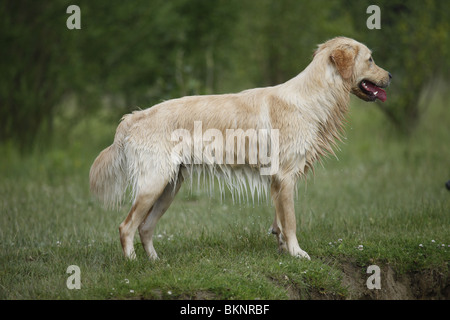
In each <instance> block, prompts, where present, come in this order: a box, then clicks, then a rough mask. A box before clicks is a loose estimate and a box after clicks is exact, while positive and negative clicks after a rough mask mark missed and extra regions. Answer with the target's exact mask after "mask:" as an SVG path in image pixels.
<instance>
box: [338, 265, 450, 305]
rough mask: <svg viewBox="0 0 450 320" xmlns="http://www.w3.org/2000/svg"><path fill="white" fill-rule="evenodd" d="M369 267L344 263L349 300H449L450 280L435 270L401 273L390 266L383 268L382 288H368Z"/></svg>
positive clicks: (381, 268)
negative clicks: (367, 271)
mask: <svg viewBox="0 0 450 320" xmlns="http://www.w3.org/2000/svg"><path fill="white" fill-rule="evenodd" d="M366 270H367V267H361V266H357V265H356V264H355V263H344V264H343V265H342V271H343V280H342V283H343V285H344V286H345V287H346V288H347V290H348V293H349V294H348V296H347V299H370V300H417V299H432V300H435V299H436V300H437V299H445V300H447V299H450V277H449V276H448V274H443V273H441V272H439V271H436V270H422V271H420V272H409V273H404V274H398V273H396V272H395V271H394V269H393V268H392V267H391V266H389V265H385V266H380V284H381V288H380V289H369V288H368V287H367V279H368V278H369V277H370V276H371V275H372V274H368V273H366Z"/></svg>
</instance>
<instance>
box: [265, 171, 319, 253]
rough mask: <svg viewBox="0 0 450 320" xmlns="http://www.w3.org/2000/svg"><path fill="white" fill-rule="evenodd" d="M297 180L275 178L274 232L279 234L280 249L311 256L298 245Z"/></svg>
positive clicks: (273, 188)
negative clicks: (295, 195)
mask: <svg viewBox="0 0 450 320" xmlns="http://www.w3.org/2000/svg"><path fill="white" fill-rule="evenodd" d="M294 191H295V181H294V180H293V179H291V178H289V177H285V178H283V179H277V178H275V179H273V180H272V185H271V194H272V199H273V202H274V204H275V220H274V223H273V225H272V232H273V233H274V234H275V235H276V236H277V240H278V245H279V248H280V250H287V251H288V252H289V253H290V254H291V255H292V256H295V257H301V258H307V259H310V258H309V255H308V254H307V253H306V252H305V251H303V250H302V249H301V248H300V246H299V245H298V240H297V235H296V219H295V208H294Z"/></svg>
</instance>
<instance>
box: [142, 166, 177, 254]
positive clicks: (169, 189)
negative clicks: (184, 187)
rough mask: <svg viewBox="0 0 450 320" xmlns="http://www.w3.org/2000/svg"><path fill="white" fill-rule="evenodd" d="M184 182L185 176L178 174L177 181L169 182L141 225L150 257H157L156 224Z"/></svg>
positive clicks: (143, 241) (143, 240)
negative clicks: (154, 234) (154, 237)
mask: <svg viewBox="0 0 450 320" xmlns="http://www.w3.org/2000/svg"><path fill="white" fill-rule="evenodd" d="M182 183H183V176H182V175H181V174H179V175H178V178H177V180H176V181H175V182H171V183H169V184H167V186H166V188H165V189H164V192H163V193H162V194H161V196H160V197H159V198H158V200H156V202H155V204H154V205H153V207H152V209H151V210H150V212H149V213H148V214H147V217H146V218H145V220H144V222H142V223H141V225H140V226H139V235H140V237H141V242H142V246H143V247H144V249H145V252H147V254H148V256H149V258H150V259H157V258H158V255H157V254H156V251H155V248H154V247H153V233H154V231H155V227H156V224H157V223H158V220H159V219H160V218H161V217H162V215H163V214H164V213H165V212H166V210H167V209H168V208H169V206H170V205H171V204H172V201H173V199H174V198H175V196H176V194H177V193H178V191H179V190H180V187H181V184H182Z"/></svg>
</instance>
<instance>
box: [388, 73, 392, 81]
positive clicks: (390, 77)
mask: <svg viewBox="0 0 450 320" xmlns="http://www.w3.org/2000/svg"><path fill="white" fill-rule="evenodd" d="M388 73H389V80H391V79H392V74H391V73H390V72H388Z"/></svg>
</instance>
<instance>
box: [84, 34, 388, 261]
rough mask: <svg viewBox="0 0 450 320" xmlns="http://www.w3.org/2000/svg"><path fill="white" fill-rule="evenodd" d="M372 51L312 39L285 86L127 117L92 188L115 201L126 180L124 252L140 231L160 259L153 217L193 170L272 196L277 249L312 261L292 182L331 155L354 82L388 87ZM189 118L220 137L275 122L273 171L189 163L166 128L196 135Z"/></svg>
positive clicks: (129, 252)
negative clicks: (308, 53) (301, 234)
mask: <svg viewBox="0 0 450 320" xmlns="http://www.w3.org/2000/svg"><path fill="white" fill-rule="evenodd" d="M370 55H371V52H370V50H369V49H368V48H367V47H366V46H364V45H363V44H361V43H359V42H357V41H355V40H352V39H349V38H344V37H338V38H334V39H331V40H329V41H327V42H326V43H324V44H322V45H319V46H318V48H317V50H316V51H315V53H314V58H313V60H312V62H311V63H310V64H309V65H308V66H307V67H306V69H305V70H304V71H303V72H301V73H300V74H299V75H297V76H296V77H295V78H293V79H291V80H289V81H287V82H285V83H283V84H280V85H277V86H273V87H266V88H256V89H250V90H246V91H243V92H240V93H235V94H223V95H205V96H190V97H183V98H179V99H173V100H169V101H165V102H163V103H160V104H158V105H155V106H153V107H151V108H149V109H146V110H141V111H136V112H133V113H132V114H129V115H125V116H124V117H123V118H122V121H121V123H120V124H119V126H118V128H117V131H116V135H115V139H114V143H113V144H112V145H111V146H110V147H108V148H106V149H105V150H104V151H102V152H101V153H100V155H99V156H98V157H97V159H96V160H95V161H94V164H93V165H92V168H91V171H90V185H91V191H92V193H93V194H95V195H96V196H97V197H98V198H99V199H100V200H101V201H103V203H104V204H105V205H108V206H117V205H118V204H120V203H121V201H122V200H123V195H124V194H125V193H126V189H127V187H128V186H130V187H131V194H132V202H133V205H132V208H131V210H130V212H129V214H128V216H127V218H126V219H125V220H124V221H123V222H122V224H121V225H120V227H119V230H120V239H121V243H122V247H123V252H124V255H125V256H126V257H128V258H134V257H135V253H134V248H133V237H134V234H135V232H136V230H137V229H139V234H140V237H141V242H142V244H143V246H144V248H145V250H146V252H147V254H148V255H149V257H150V258H157V254H156V251H155V249H154V247H153V242H152V236H153V232H154V228H155V226H156V223H157V222H158V220H159V218H160V217H161V216H162V215H163V214H164V212H165V211H166V210H167V208H168V207H169V206H170V204H171V202H172V200H173V198H174V197H175V195H176V193H177V192H178V190H179V188H180V185H181V183H182V182H183V181H184V180H191V185H192V182H193V176H195V174H194V173H197V179H198V181H200V180H203V182H206V184H207V185H209V188H211V189H212V187H213V186H214V179H215V178H218V181H219V188H220V191H221V192H224V190H225V187H228V188H229V189H230V190H231V192H232V194H233V197H234V199H235V200H239V201H249V200H250V199H249V196H250V197H251V198H252V201H255V197H256V198H257V199H256V200H259V199H260V198H263V197H266V198H269V193H270V198H271V199H272V201H273V203H274V206H275V219H274V222H273V224H272V227H271V230H272V232H273V233H274V234H275V235H276V238H277V240H278V244H279V248H280V250H286V251H288V252H289V253H290V254H291V255H293V256H298V257H304V258H308V259H309V256H308V254H307V253H306V252H305V251H303V250H302V249H301V248H300V246H299V244H298V241H297V237H296V217H295V212H294V195H295V193H296V183H297V180H298V178H299V177H305V176H306V173H307V171H308V170H310V169H312V168H313V165H314V163H315V162H316V161H317V160H319V159H320V157H321V156H323V155H325V154H330V153H331V154H334V151H333V148H334V147H335V146H336V141H337V140H338V141H339V140H340V139H341V134H342V128H343V122H344V116H345V114H346V112H347V108H348V104H349V100H350V93H353V94H355V95H357V96H358V97H359V98H361V99H364V100H368V98H367V97H365V96H364V93H363V92H362V91H361V90H360V89H359V86H358V84H359V83H360V82H361V80H362V79H367V80H370V81H371V82H373V83H376V84H380V85H383V86H386V85H387V84H389V80H390V78H389V74H388V72H386V71H385V70H383V69H381V68H379V67H378V66H376V65H375V64H374V63H373V64H372V63H369V62H368V58H369V57H370ZM195 121H201V122H202V125H203V127H202V129H203V131H205V130H207V129H209V128H215V129H218V130H220V131H221V132H222V133H223V136H224V137H225V136H226V130H227V129H238V128H240V129H243V130H247V129H255V130H258V129H267V130H270V129H278V130H279V170H278V171H277V172H276V173H275V174H273V175H271V176H263V175H261V174H260V169H261V164H260V163H257V164H256V165H248V164H247V165H225V164H217V163H216V164H211V165H208V164H204V163H198V164H195V163H196V159H186V157H185V156H184V155H182V154H177V153H174V152H173V150H174V147H175V144H176V143H175V142H174V141H171V134H172V133H173V132H174V131H175V130H177V129H185V130H188V132H190V133H193V130H194V122H195ZM247 156H248V155H247ZM197 160H198V159H197ZM247 160H248V159H247ZM197 162H198V161H197ZM200 177H202V178H200Z"/></svg>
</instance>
